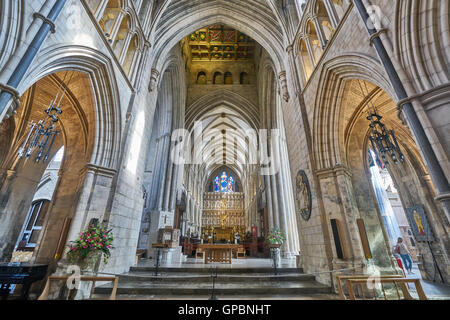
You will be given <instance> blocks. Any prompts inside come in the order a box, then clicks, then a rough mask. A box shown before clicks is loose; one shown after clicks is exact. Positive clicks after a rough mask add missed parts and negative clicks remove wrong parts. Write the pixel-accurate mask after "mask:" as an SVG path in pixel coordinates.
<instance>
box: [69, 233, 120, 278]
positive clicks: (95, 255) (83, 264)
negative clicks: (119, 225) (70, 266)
mask: <svg viewBox="0 0 450 320" xmlns="http://www.w3.org/2000/svg"><path fill="white" fill-rule="evenodd" d="M113 240H114V238H113V235H112V233H111V230H106V229H105V228H103V227H101V226H99V225H96V224H91V225H89V227H88V228H87V229H86V230H84V231H83V232H81V233H80V235H79V237H78V238H77V239H76V240H75V241H72V245H71V246H70V250H69V252H68V253H67V255H68V257H69V259H70V261H71V262H72V263H75V264H77V265H78V266H79V267H80V269H81V270H86V269H88V268H89V267H93V266H94V265H95V263H96V262H97V261H98V259H99V258H100V257H101V255H102V254H103V262H104V263H105V264H106V263H108V259H109V257H110V256H111V251H110V249H111V248H112V246H111V245H112V242H113Z"/></svg>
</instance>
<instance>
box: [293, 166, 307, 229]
mask: <svg viewBox="0 0 450 320" xmlns="http://www.w3.org/2000/svg"><path fill="white" fill-rule="evenodd" d="M295 185H296V188H297V190H296V193H295V195H296V202H297V209H298V212H299V213H300V214H301V216H302V218H303V220H305V221H308V220H309V218H310V217H311V188H310V186H309V181H308V177H307V176H306V173H305V171H303V170H299V171H298V173H297V177H296V181H295Z"/></svg>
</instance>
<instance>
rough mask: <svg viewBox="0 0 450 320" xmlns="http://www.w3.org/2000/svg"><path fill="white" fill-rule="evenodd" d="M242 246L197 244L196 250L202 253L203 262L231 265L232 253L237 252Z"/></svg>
mask: <svg viewBox="0 0 450 320" xmlns="http://www.w3.org/2000/svg"><path fill="white" fill-rule="evenodd" d="M240 247H242V245H239V244H199V245H198V246H197V250H201V251H202V252H204V258H203V261H204V263H205V264H207V263H209V262H223V263H229V264H231V259H232V257H233V251H235V252H237V251H238V250H239V248H240Z"/></svg>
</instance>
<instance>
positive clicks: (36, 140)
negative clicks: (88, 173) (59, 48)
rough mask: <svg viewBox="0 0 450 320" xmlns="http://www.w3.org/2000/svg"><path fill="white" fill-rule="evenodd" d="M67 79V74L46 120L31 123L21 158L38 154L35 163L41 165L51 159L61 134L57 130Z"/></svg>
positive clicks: (19, 154) (46, 111) (21, 150)
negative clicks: (52, 151) (56, 141)
mask: <svg viewBox="0 0 450 320" xmlns="http://www.w3.org/2000/svg"><path fill="white" fill-rule="evenodd" d="M72 76H73V74H72ZM66 77H67V73H66V76H65V77H64V80H63V81H62V82H61V84H60V86H59V87H58V91H57V93H56V96H55V98H54V99H53V100H52V101H51V102H50V105H49V106H48V108H47V109H46V110H45V114H46V116H45V118H43V119H41V120H39V121H38V122H37V123H35V122H34V121H31V123H30V130H29V131H28V134H27V137H26V138H25V141H24V143H23V144H22V146H21V147H20V148H19V151H18V156H19V158H30V157H31V156H32V155H33V153H35V152H37V154H36V157H35V158H34V161H35V162H36V163H39V162H40V161H41V160H42V161H43V162H44V163H45V162H47V160H48V158H49V157H50V153H51V150H52V147H53V143H54V142H55V139H56V136H57V135H58V133H60V131H58V130H57V123H58V122H59V118H58V116H59V115H61V114H62V109H61V102H62V99H63V98H64V96H65V93H66V89H63V83H64V82H65V79H66ZM71 79H72V78H71ZM71 79H70V80H71ZM69 82H70V81H69Z"/></svg>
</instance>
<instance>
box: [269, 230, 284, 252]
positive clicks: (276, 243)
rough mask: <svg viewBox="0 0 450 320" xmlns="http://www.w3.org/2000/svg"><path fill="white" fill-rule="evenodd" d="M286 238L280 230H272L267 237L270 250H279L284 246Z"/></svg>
mask: <svg viewBox="0 0 450 320" xmlns="http://www.w3.org/2000/svg"><path fill="white" fill-rule="evenodd" d="M284 240H285V238H284V235H283V233H282V232H281V230H280V229H278V228H274V229H272V230H271V231H270V232H269V234H268V235H267V237H266V243H267V244H268V246H269V248H279V247H281V245H282V244H283V242H284Z"/></svg>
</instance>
